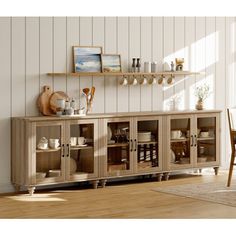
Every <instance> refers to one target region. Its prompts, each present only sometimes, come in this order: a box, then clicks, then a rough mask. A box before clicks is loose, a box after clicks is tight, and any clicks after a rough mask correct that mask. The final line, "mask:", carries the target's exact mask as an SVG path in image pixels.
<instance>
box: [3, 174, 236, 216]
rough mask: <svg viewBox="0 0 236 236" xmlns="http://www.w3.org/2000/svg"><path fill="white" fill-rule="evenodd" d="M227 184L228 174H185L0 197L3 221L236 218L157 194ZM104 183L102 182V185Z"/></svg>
mask: <svg viewBox="0 0 236 236" xmlns="http://www.w3.org/2000/svg"><path fill="white" fill-rule="evenodd" d="M218 181H224V182H225V184H226V182H227V173H224V172H220V173H219V175H218V176H215V175H214V174H213V173H208V172H205V173H204V174H203V175H198V174H193V175H190V174H184V175H178V176H170V179H169V181H162V182H156V179H144V180H141V179H139V180H133V181H130V182H128V183H125V182H120V183H116V184H115V183H107V184H106V188H101V187H100V185H99V186H98V189H96V190H94V189H92V185H91V184H90V185H88V186H86V185H83V186H80V187H79V186H77V187H75V186H74V187H69V188H60V189H58V190H47V191H37V190H36V193H35V194H34V195H33V197H30V196H29V195H28V194H24V193H22V194H20V195H15V194H5V195H1V197H0V218H9V219H10V218H47V219H48V218H53V219H55V218H58V219H59V218H60V219H61V218H73V219H75V218H76V219H81V218H85V219H91V218H93V219H110V218H113V219H118V218H119V219H120V218H123V219H127V218H129V219H131V218H136V219H137V218H139V219H140V218H146V219H170V218H171V219H176V218H179V219H189V218H192V219H196V218H213V219H214V218H235V217H236V208H235V207H230V206H226V205H222V204H217V203H212V202H207V201H202V200H197V199H193V198H186V197H180V196H176V195H171V194H165V193H160V192H154V191H152V189H154V188H156V187H159V186H161V187H165V186H172V185H180V184H189V183H191V184H197V183H205V182H218ZM101 184H102V183H101Z"/></svg>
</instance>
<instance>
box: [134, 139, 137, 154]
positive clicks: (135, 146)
mask: <svg viewBox="0 0 236 236" xmlns="http://www.w3.org/2000/svg"><path fill="white" fill-rule="evenodd" d="M136 150H137V140H136V139H135V140H134V152H136Z"/></svg>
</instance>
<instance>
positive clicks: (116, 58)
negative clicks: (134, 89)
mask: <svg viewBox="0 0 236 236" xmlns="http://www.w3.org/2000/svg"><path fill="white" fill-rule="evenodd" d="M102 72H104V73H105V72H122V70H121V58H120V55H117V54H102Z"/></svg>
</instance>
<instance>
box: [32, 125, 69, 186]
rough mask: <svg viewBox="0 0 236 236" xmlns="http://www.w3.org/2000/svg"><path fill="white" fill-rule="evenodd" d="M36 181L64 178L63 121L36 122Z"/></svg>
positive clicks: (60, 179)
mask: <svg viewBox="0 0 236 236" xmlns="http://www.w3.org/2000/svg"><path fill="white" fill-rule="evenodd" d="M35 130H36V135H35V136H36V138H35V142H36V143H35V144H34V146H35V147H36V162H35V163H36V169H35V171H36V183H39V184H40V183H44V182H55V181H62V180H63V179H64V164H65V163H64V158H63V155H64V143H63V141H64V135H63V123H60V122H50V123H46V122H45V123H42V122H41V123H36V126H35Z"/></svg>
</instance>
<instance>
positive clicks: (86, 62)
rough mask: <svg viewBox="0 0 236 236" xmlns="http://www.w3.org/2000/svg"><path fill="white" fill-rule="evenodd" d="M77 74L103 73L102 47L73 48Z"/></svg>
mask: <svg viewBox="0 0 236 236" xmlns="http://www.w3.org/2000/svg"><path fill="white" fill-rule="evenodd" d="M73 54H74V68H75V72H101V71H102V63H101V54H102V47H92V46H88V47H87V46H73Z"/></svg>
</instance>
